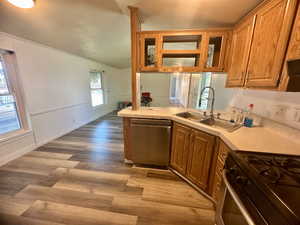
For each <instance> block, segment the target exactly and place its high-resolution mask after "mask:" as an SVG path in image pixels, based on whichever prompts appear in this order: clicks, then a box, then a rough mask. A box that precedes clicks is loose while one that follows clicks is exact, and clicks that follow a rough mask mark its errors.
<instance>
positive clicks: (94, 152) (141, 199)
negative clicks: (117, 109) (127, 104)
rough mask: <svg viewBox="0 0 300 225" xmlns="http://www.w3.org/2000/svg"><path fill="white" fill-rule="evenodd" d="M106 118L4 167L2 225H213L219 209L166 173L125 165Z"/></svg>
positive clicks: (118, 129) (113, 121) (118, 130)
mask: <svg viewBox="0 0 300 225" xmlns="http://www.w3.org/2000/svg"><path fill="white" fill-rule="evenodd" d="M123 147H124V146H123V138H122V120H121V119H120V118H118V117H117V116H116V115H115V114H113V113H112V114H108V115H106V116H104V117H102V118H99V119H98V120H96V121H93V122H91V123H90V124H87V125H85V126H83V127H81V128H79V129H77V130H74V131H72V132H71V133H69V134H67V135H65V136H63V137H61V138H58V139H56V140H54V141H52V142H50V143H48V144H46V145H44V146H42V147H40V148H39V149H37V150H35V151H33V152H30V153H28V154H27V155H25V156H23V157H21V158H18V159H16V160H14V161H12V162H10V163H8V164H6V165H4V166H2V167H0V202H1V203H0V224H1V225H183V224H184V225H213V224H214V215H215V212H214V208H213V204H212V203H211V202H210V201H209V200H207V199H206V198H205V197H204V196H202V195H201V194H199V193H198V192H196V191H195V190H194V189H192V188H191V187H190V186H189V185H188V184H186V183H185V182H184V181H182V180H181V179H180V178H179V177H177V176H176V175H174V174H173V173H171V172H170V171H165V170H156V169H146V168H137V167H131V166H128V165H125V164H124V163H123Z"/></svg>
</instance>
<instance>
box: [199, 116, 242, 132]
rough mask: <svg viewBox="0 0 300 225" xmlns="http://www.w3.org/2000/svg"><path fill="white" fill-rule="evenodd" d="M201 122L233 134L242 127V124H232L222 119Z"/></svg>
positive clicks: (209, 119)
mask: <svg viewBox="0 0 300 225" xmlns="http://www.w3.org/2000/svg"><path fill="white" fill-rule="evenodd" d="M199 122H200V123H202V124H205V125H208V126H211V127H216V128H222V129H225V130H226V131H228V132H233V131H235V130H237V129H239V128H241V127H242V125H241V124H235V123H231V122H230V121H228V120H225V119H220V118H214V119H212V118H207V119H203V120H200V121H199Z"/></svg>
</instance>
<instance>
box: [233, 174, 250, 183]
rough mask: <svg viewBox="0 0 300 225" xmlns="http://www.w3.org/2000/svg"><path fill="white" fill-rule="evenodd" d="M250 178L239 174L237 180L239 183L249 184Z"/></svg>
mask: <svg viewBox="0 0 300 225" xmlns="http://www.w3.org/2000/svg"><path fill="white" fill-rule="evenodd" d="M248 181H249V180H248V178H247V177H244V176H237V177H236V182H237V183H238V184H242V185H247V184H248Z"/></svg>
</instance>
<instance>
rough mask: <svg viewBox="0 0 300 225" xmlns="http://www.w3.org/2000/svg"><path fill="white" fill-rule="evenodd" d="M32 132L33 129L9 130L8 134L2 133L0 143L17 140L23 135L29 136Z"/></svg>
mask: <svg viewBox="0 0 300 225" xmlns="http://www.w3.org/2000/svg"><path fill="white" fill-rule="evenodd" d="M30 133H32V130H24V129H19V130H16V131H12V132H9V133H6V134H1V135H0V143H3V142H8V141H11V140H17V139H19V138H21V137H24V136H27V135H28V134H30Z"/></svg>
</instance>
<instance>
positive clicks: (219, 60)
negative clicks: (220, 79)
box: [203, 32, 228, 72]
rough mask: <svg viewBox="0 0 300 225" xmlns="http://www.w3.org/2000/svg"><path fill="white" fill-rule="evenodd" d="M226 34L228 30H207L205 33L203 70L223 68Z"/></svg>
mask: <svg viewBox="0 0 300 225" xmlns="http://www.w3.org/2000/svg"><path fill="white" fill-rule="evenodd" d="M227 35H228V32H208V33H207V34H206V40H205V52H204V56H205V59H204V69H203V71H211V72H214V71H215V72H218V71H223V70H224V61H225V59H224V58H225V52H226V42H227Z"/></svg>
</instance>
